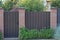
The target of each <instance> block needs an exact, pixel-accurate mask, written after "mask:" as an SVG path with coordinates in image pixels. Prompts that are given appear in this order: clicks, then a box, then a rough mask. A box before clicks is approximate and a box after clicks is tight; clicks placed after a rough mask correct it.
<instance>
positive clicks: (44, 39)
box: [28, 39, 56, 40]
mask: <svg viewBox="0 0 60 40" xmlns="http://www.w3.org/2000/svg"><path fill="white" fill-rule="evenodd" d="M28 40H56V39H28Z"/></svg>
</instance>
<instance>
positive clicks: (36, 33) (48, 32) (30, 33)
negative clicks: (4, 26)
mask: <svg viewBox="0 0 60 40" xmlns="http://www.w3.org/2000/svg"><path fill="white" fill-rule="evenodd" d="M52 36H53V31H52V29H41V30H36V29H31V30H27V29H25V28H21V29H20V31H19V38H20V40H25V39H26V40H27V39H49V38H52Z"/></svg>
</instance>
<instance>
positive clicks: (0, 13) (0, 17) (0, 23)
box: [0, 8, 4, 37]
mask: <svg viewBox="0 0 60 40" xmlns="http://www.w3.org/2000/svg"><path fill="white" fill-rule="evenodd" d="M3 12H4V10H3V9H2V8H0V32H2V37H4V22H3V21H4V19H3V14H4V13H3Z"/></svg>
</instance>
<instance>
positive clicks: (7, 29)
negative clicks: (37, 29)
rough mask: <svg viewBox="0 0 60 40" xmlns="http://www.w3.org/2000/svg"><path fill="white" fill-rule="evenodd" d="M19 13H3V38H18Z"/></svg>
mask: <svg viewBox="0 0 60 40" xmlns="http://www.w3.org/2000/svg"><path fill="white" fill-rule="evenodd" d="M18 15H19V13H18V12H4V37H5V38H11V37H13V38H15V37H18V32H19V16H18Z"/></svg>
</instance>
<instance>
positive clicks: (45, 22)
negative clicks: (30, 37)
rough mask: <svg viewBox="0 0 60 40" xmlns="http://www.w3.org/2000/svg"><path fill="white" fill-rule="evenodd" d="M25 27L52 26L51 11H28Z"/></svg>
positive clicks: (39, 27)
mask: <svg viewBox="0 0 60 40" xmlns="http://www.w3.org/2000/svg"><path fill="white" fill-rule="evenodd" d="M25 27H26V28H28V29H42V28H50V12H26V13H25Z"/></svg>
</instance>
